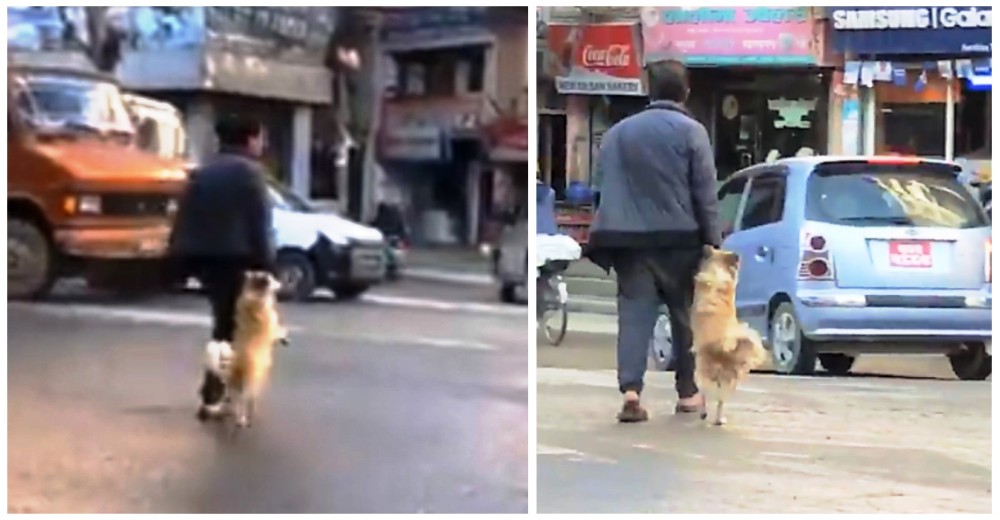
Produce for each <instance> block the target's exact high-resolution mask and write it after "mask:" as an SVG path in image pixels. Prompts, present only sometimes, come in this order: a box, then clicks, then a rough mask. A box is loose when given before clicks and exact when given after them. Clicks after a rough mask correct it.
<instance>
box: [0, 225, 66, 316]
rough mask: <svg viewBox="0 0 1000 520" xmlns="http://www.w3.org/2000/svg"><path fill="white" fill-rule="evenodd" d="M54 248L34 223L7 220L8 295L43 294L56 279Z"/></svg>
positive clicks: (25, 296) (12, 297)
mask: <svg viewBox="0 0 1000 520" xmlns="http://www.w3.org/2000/svg"><path fill="white" fill-rule="evenodd" d="M54 264H55V251H53V250H52V244H51V243H50V242H49V239H48V238H47V237H46V236H45V233H44V232H43V231H42V230H41V229H39V228H38V226H37V225H35V224H34V223H32V222H30V221H27V220H19V219H17V218H11V219H10V220H8V221H7V298H10V299H14V300H25V299H36V298H43V297H45V296H46V295H47V294H48V293H49V291H50V290H51V289H52V284H53V283H54V282H55V272H54V271H55V269H54Z"/></svg>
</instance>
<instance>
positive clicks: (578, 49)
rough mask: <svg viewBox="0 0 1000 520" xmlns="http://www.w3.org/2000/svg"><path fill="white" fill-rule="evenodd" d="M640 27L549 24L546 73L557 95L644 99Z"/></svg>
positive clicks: (616, 24)
mask: <svg viewBox="0 0 1000 520" xmlns="http://www.w3.org/2000/svg"><path fill="white" fill-rule="evenodd" d="M639 37H640V34H639V27H638V25H636V24H631V23H608V24H587V25H572V24H549V25H548V28H547V34H546V47H547V51H548V52H547V53H546V55H545V70H546V72H547V73H548V75H549V76H550V77H553V78H555V83H556V91H557V92H559V93H560V94H583V95H612V96H644V95H646V91H645V87H644V85H643V79H642V56H641V54H640V52H639V48H640V42H639Z"/></svg>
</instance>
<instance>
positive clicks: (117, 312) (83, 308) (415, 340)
mask: <svg viewBox="0 0 1000 520" xmlns="http://www.w3.org/2000/svg"><path fill="white" fill-rule="evenodd" d="M7 308H8V309H20V310H26V311H33V312H41V313H45V314H49V315H53V316H57V317H62V318H90V319H99V320H110V321H126V322H132V323H155V324H159V325H168V326H182V327H203V328H209V327H211V325H212V319H211V318H210V317H208V316H206V315H204V314H201V313H193V312H185V311H168V310H151V309H137V308H130V307H110V306H103V305H88V304H71V305H59V304H49V303H34V304H27V303H20V302H10V303H8V306H7ZM288 331H289V332H290V333H292V340H293V341H294V336H295V333H300V332H301V333H308V334H311V335H314V336H322V337H324V338H329V339H333V340H340V341H366V342H370V343H381V344H386V345H400V344H411V345H420V346H425V347H433V348H440V349H452V350H476V351H496V350H498V349H497V347H496V346H494V345H490V344H488V343H483V342H479V341H471V340H461V339H455V338H432V337H421V336H416V337H414V336H385V335H374V334H338V333H331V332H325V331H323V330H309V329H307V328H305V327H302V326H297V325H289V326H288Z"/></svg>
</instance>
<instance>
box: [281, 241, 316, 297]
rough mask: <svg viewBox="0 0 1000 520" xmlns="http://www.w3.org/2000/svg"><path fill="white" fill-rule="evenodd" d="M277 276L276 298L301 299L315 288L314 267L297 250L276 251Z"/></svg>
mask: <svg viewBox="0 0 1000 520" xmlns="http://www.w3.org/2000/svg"><path fill="white" fill-rule="evenodd" d="M277 271H278V273H277V278H278V282H279V283H280V284H281V288H280V289H278V299H279V300H281V301H288V300H293V301H303V300H306V299H308V298H309V297H310V296H312V294H313V291H315V290H316V269H314V268H313V265H312V262H310V261H309V257H307V256H306V255H304V254H302V253H300V252H298V251H282V252H281V253H278V261H277Z"/></svg>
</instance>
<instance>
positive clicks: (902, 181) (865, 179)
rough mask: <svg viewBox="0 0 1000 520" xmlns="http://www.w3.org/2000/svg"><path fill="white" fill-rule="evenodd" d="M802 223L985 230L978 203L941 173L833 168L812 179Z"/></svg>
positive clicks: (854, 166)
mask: <svg viewBox="0 0 1000 520" xmlns="http://www.w3.org/2000/svg"><path fill="white" fill-rule="evenodd" d="M806 218H807V219H809V220H814V221H820V222H829V223H833V224H840V225H848V226H913V227H946V228H975V227H984V226H988V225H989V223H988V222H987V220H986V216H985V214H984V213H983V211H982V208H980V207H979V205H978V204H977V203H976V200H975V199H974V198H973V197H972V196H971V195H970V194H969V192H968V190H966V189H965V188H964V187H962V185H961V184H959V182H958V181H957V180H956V178H955V175H954V173H952V172H950V171H948V170H946V169H945V168H938V167H929V166H926V165H907V166H895V165H872V164H863V163H861V164H853V163H845V164H834V165H823V166H820V167H819V168H818V169H817V170H816V171H815V172H814V173H813V174H812V175H811V176H810V177H809V184H808V188H807V195H806Z"/></svg>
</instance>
